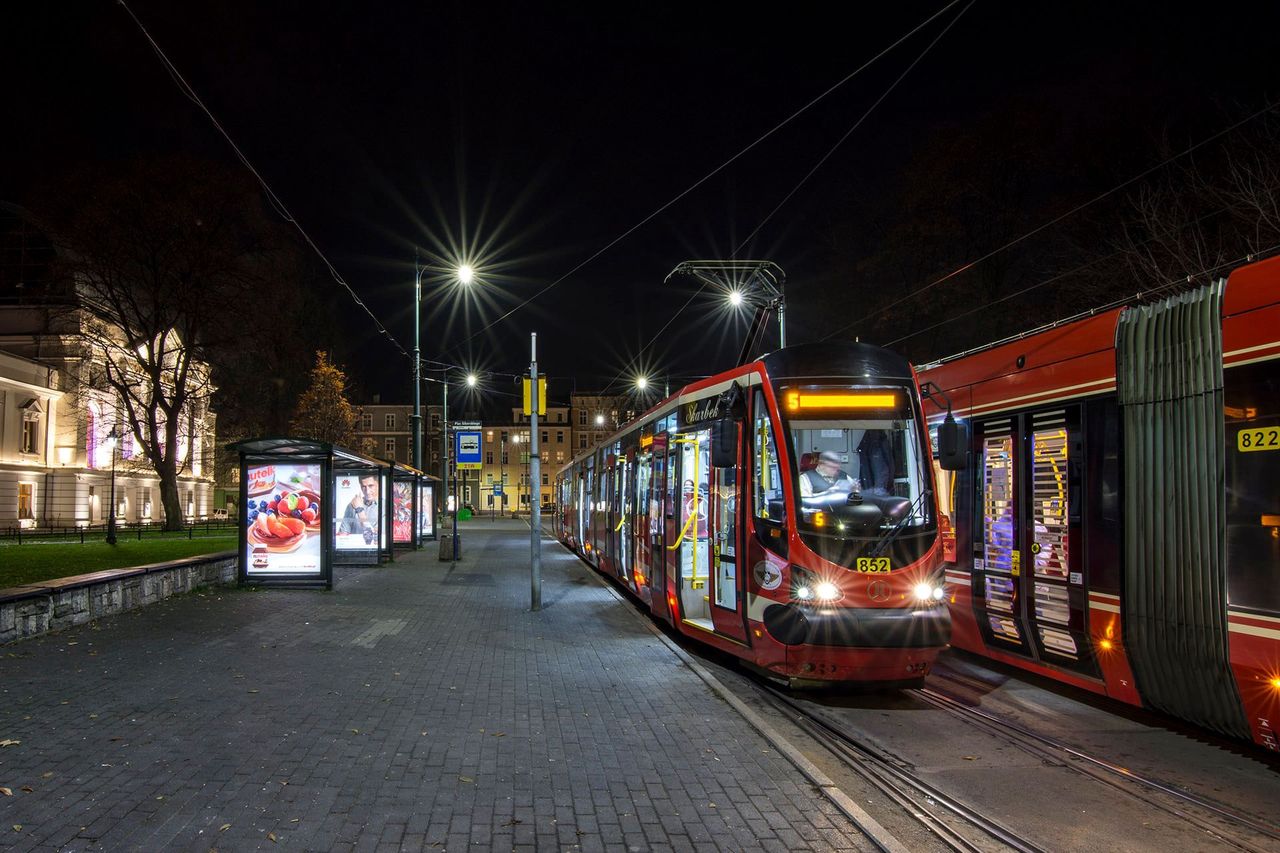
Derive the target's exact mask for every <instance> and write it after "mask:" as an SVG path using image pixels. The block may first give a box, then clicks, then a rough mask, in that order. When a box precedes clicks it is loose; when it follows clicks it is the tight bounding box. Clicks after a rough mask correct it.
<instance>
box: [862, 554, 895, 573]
mask: <svg viewBox="0 0 1280 853" xmlns="http://www.w3.org/2000/svg"><path fill="white" fill-rule="evenodd" d="M854 568H856V569H857V570H858V571H860V572H864V573H867V574H882V573H887V572H888V571H889V570H890V568H891V567H890V565H889V558H888V557H859V558H858V561H857V563H855V564H854Z"/></svg>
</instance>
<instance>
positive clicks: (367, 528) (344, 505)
mask: <svg viewBox="0 0 1280 853" xmlns="http://www.w3.org/2000/svg"><path fill="white" fill-rule="evenodd" d="M381 489H382V481H381V477H380V476H379V474H378V472H377V471H375V470H369V471H344V472H342V473H340V474H338V475H337V476H336V477H335V478H334V490H333V507H334V509H333V513H334V514H333V537H334V547H335V548H337V549H338V550H339V551H372V550H374V549H376V548H382V547H383V546H384V545H385V544H386V543H385V542H384V538H385V537H384V536H383V533H382V516H381V514H380V513H381V512H382V495H381V494H380V492H381Z"/></svg>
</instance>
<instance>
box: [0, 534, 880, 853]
mask: <svg viewBox="0 0 1280 853" xmlns="http://www.w3.org/2000/svg"><path fill="white" fill-rule="evenodd" d="M461 529H462V532H463V554H464V559H463V560H462V561H461V562H460V563H458V564H457V565H456V566H454V567H452V568H450V566H449V564H448V563H441V562H439V561H438V560H437V559H436V555H437V549H436V547H435V546H434V543H430V545H431V547H428V548H427V549H426V550H423V551H419V552H417V553H413V554H409V555H402V556H401V557H400V558H399V559H397V560H396V562H395V563H394V564H393V565H389V566H383V567H380V568H369V569H342V568H338V569H336V571H337V575H336V583H335V589H334V591H333V592H330V593H326V592H318V591H315V592H313V591H297V590H288V591H285V590H281V591H264V592H247V591H239V590H235V591H222V592H217V593H206V594H195V595H191V596H187V597H184V598H180V599H173V600H170V601H168V602H165V603H163V604H158V605H155V606H153V607H150V608H147V609H145V610H141V611H135V612H133V613H131V614H128V615H124V616H120V617H115V618H112V619H108V620H104V621H103V622H100V623H98V624H97V626H96V629H91V628H89V627H85V628H82V629H79V630H75V631H67V632H64V633H61V634H55V635H50V636H47V637H43V638H40V639H36V640H31V641H27V642H22V643H18V644H15V645H12V646H9V647H5V648H4V649H2V650H0V742H3V741H5V740H11V741H14V740H16V741H20V743H19V744H17V745H12V746H8V747H4V748H0V787H6V788H10V789H11V790H12V791H13V796H11V797H6V796H0V846H4V847H6V848H8V849H15V850H29V849H37V848H38V849H51V848H52V849H67V850H86V849H89V850H123V849H134V850H148V851H150V850H160V849H176V850H193V851H207V850H210V849H213V848H216V849H219V850H251V849H267V850H280V849H294V850H383V849H386V850H396V849H413V850H417V849H422V848H427V849H431V850H441V849H447V850H455V851H460V850H489V849H494V850H511V849H517V850H534V849H537V850H655V849H675V850H760V849H763V850H779V851H782V850H805V849H813V850H831V849H871V845H870V844H869V842H867V841H866V840H865V839H864V838H863V837H862V835H861V834H859V833H858V832H857V830H856V829H855V828H854V827H853V825H852V824H851V823H850V822H849V821H848V820H847V819H846V818H845V817H844V816H843V815H841V814H840V813H839V812H838V811H837V810H836V809H835V808H834V807H833V806H832V805H831V804H830V803H829V802H828V801H827V800H826V799H825V798H823V797H822V796H821V795H820V794H819V793H817V791H815V790H814V788H813V786H812V785H810V784H809V783H808V782H807V781H806V780H805V779H804V777H803V776H802V775H801V774H800V773H799V771H797V770H796V768H795V767H794V766H793V765H791V764H790V763H789V762H788V761H787V760H786V759H784V758H783V757H782V756H780V755H778V754H777V753H776V752H775V751H774V750H773V748H772V747H771V746H770V745H769V744H768V743H767V742H766V741H765V740H764V739H763V738H762V737H760V736H759V735H758V734H757V733H756V731H755V730H754V729H753V728H751V727H750V726H749V725H748V724H747V723H746V721H745V720H744V719H743V718H742V717H741V716H739V715H738V714H737V712H735V711H734V710H733V709H732V708H731V707H730V706H729V705H727V704H725V703H724V702H723V701H721V700H719V699H718V698H716V697H715V696H714V695H713V694H712V693H711V692H710V690H709V689H708V688H707V687H706V685H705V684H704V683H703V682H702V681H701V680H700V679H699V678H698V677H697V676H696V675H695V674H694V673H693V672H692V671H690V670H689V669H688V668H687V667H686V666H685V665H684V664H683V663H681V661H680V660H679V659H678V658H677V657H676V656H675V655H674V654H673V652H672V651H671V649H669V648H668V647H667V646H666V645H665V644H663V643H662V642H661V641H660V640H659V639H658V638H657V637H656V636H655V635H654V634H653V633H652V632H651V631H649V630H648V628H647V627H646V626H645V625H644V624H643V623H642V622H641V621H639V620H638V619H637V618H636V616H635V614H634V612H633V608H632V606H631V605H630V604H625V603H622V602H620V601H619V600H618V599H617V598H616V597H615V596H614V595H612V594H611V593H610V592H609V591H608V590H606V589H605V588H603V587H602V586H601V585H600V584H599V583H597V582H596V580H595V579H594V578H592V577H591V575H592V574H593V572H592V570H591V569H589V568H588V567H587V566H585V565H583V564H581V563H580V562H579V561H578V560H577V559H576V558H575V557H574V556H572V555H571V554H569V553H567V552H566V551H565V550H564V549H562V548H561V547H560V546H559V545H558V544H556V543H554V542H551V541H547V542H546V543H545V549H544V556H543V608H544V609H543V610H542V612H540V613H530V612H529V611H528V607H529V566H528V553H529V551H528V546H529V528H528V525H527V524H526V523H525V522H523V521H513V520H511V519H505V520H503V519H499V520H498V521H496V522H494V521H490V520H489V519H488V518H487V517H486V518H478V519H475V520H473V521H470V522H467V523H465V524H464V525H463V526H462V528H461ZM23 786H28V787H30V788H31V789H32V790H31V791H30V792H27V791H25V790H23ZM14 825H20V826H21V829H19V830H15V829H14Z"/></svg>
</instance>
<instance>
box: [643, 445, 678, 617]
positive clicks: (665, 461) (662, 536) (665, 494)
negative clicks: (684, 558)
mask: <svg viewBox="0 0 1280 853" xmlns="http://www.w3.org/2000/svg"><path fill="white" fill-rule="evenodd" d="M653 447H654V452H653V479H652V481H651V483H650V493H651V495H652V497H651V498H650V501H649V535H650V545H649V549H650V550H649V588H650V589H651V590H652V595H653V603H652V606H653V612H654V613H658V614H663V613H667V612H668V610H669V603H668V601H667V563H666V561H667V527H668V525H669V524H670V522H671V518H672V513H671V509H670V507H671V494H670V490H669V484H670V481H671V480H672V479H674V478H673V477H669V476H668V470H669V468H670V466H671V464H672V462H673V461H674V460H675V449H674V448H668V447H667V436H666V435H665V434H663V435H659V436H655V437H654V442H653Z"/></svg>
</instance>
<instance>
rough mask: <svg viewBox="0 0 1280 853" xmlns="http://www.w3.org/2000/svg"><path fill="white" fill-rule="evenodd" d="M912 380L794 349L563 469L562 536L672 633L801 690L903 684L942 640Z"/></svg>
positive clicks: (935, 551) (926, 476) (706, 386)
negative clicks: (815, 685) (820, 685)
mask: <svg viewBox="0 0 1280 853" xmlns="http://www.w3.org/2000/svg"><path fill="white" fill-rule="evenodd" d="M925 426H926V422H925V420H924V415H923V411H922V409H921V402H920V397H919V391H918V386H917V384H916V378H915V375H914V373H913V371H912V370H911V367H910V365H909V364H908V363H907V362H906V361H905V360H904V359H902V358H901V357H899V356H896V355H894V354H892V353H889V352H888V351H887V350H881V349H880V348H878V347H872V346H869V345H866V344H839V345H835V346H817V345H807V346H801V347H791V348H787V349H784V350H780V351H778V352H775V353H772V354H770V355H768V356H765V357H764V358H762V359H760V360H758V361H755V362H751V363H749V364H746V365H743V366H741V367H738V368H735V369H733V370H730V371H727V372H725V373H722V374H719V375H717V376H713V377H710V378H708V379H706V380H703V381H700V382H697V383H695V384H692V385H689V386H687V387H685V388H683V389H681V390H680V391H679V392H678V393H677V394H676V395H674V396H672V397H670V398H668V399H666V400H664V401H662V402H661V403H659V404H658V405H656V406H655V407H654V408H652V409H650V410H649V411H648V412H646V413H645V414H644V415H642V416H640V417H639V418H637V419H636V420H635V421H633V422H631V423H629V424H627V425H626V426H624V427H623V428H622V429H621V430H619V431H618V432H617V433H616V434H615V435H613V436H611V437H610V438H609V439H608V440H607V441H606V442H604V443H603V444H602V445H601V446H599V447H597V448H595V449H593V450H592V451H590V452H588V453H586V454H583V455H581V456H579V457H577V458H575V459H574V460H572V461H571V462H570V463H569V464H568V465H566V466H565V467H564V468H563V469H561V471H560V472H559V473H558V475H557V500H558V502H559V505H560V510H561V511H560V513H559V515H558V517H557V524H558V529H557V533H558V536H559V538H560V539H561V541H563V542H564V543H565V544H566V545H567V546H568V547H570V548H571V549H573V550H574V551H575V552H577V553H578V554H579V556H581V557H582V558H583V559H584V560H586V561H587V562H588V563H590V564H591V565H593V566H594V567H595V568H596V569H597V570H599V571H600V572H602V573H603V574H605V575H607V576H609V577H610V578H612V579H613V580H615V581H616V582H617V583H619V584H620V585H622V586H623V587H625V588H626V589H627V591H628V592H629V593H631V594H632V595H633V596H634V597H635V598H636V599H637V600H638V601H639V602H640V603H641V604H642V605H643V606H644V607H645V609H647V610H649V611H650V612H651V613H652V614H653V615H654V616H655V617H657V618H658V619H661V620H663V621H666V622H668V623H670V624H671V625H672V626H673V627H674V628H675V630H677V631H679V632H680V633H682V634H684V635H686V636H688V637H690V638H692V639H694V640H696V641H698V642H702V643H706V644H707V645H710V646H714V647H715V648H717V649H720V650H722V651H724V652H727V653H730V654H733V655H736V656H737V657H739V658H741V659H743V660H744V661H746V662H748V663H750V664H752V665H754V666H756V667H758V668H760V669H762V670H765V671H767V672H769V673H771V674H773V675H776V676H778V677H782V678H787V679H789V680H792V681H796V682H809V681H815V682H818V681H860V682H895V683H896V682H911V681H918V680H920V679H921V678H923V676H924V675H925V674H926V673H927V672H928V670H929V667H930V666H931V665H932V663H933V661H934V659H935V658H936V656H937V654H938V652H939V650H940V649H941V648H943V647H944V646H945V645H946V644H947V642H948V640H949V636H950V617H949V612H948V609H947V608H946V606H945V602H943V601H942V597H943V593H942V573H941V565H942V563H941V545H940V541H939V530H938V525H937V514H936V506H935V503H934V500H933V497H932V496H933V489H934V485H933V465H932V458H931V456H930V448H929V441H928V437H927V432H926V429H925Z"/></svg>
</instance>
